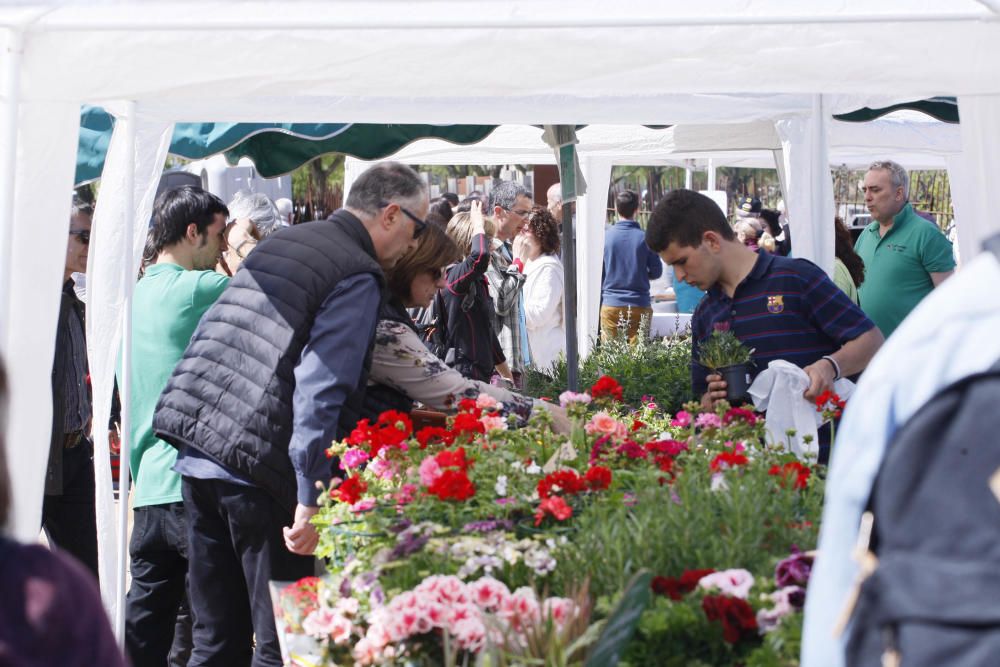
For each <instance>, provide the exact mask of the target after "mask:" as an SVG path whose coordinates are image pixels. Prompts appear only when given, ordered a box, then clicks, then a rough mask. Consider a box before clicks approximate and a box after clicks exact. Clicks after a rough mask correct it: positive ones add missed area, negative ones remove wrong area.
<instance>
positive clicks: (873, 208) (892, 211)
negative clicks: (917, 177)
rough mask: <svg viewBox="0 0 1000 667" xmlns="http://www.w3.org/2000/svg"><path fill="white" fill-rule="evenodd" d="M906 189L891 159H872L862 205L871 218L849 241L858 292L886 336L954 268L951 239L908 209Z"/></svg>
mask: <svg viewBox="0 0 1000 667" xmlns="http://www.w3.org/2000/svg"><path fill="white" fill-rule="evenodd" d="M909 189H910V180H909V178H908V176H907V173H906V170H905V169H903V167H901V166H900V165H898V164H896V163H895V162H892V161H891V160H885V161H880V162H874V163H873V164H872V165H871V166H870V167H869V168H868V173H866V174H865V181H864V188H863V190H864V192H865V205H866V206H867V207H868V210H869V211H870V212H871V214H872V218H874V219H875V222H873V223H871V224H870V225H868V226H867V227H866V228H865V230H864V231H863V232H861V236H859V237H858V240H857V242H856V243H855V244H854V250H855V251H856V252H857V253H858V255H860V256H861V259H863V260H864V262H865V281H864V282H863V283H862V284H861V287H860V289H859V290H858V296H859V298H860V300H861V309H862V310H863V311H865V314H866V315H868V317H870V318H871V319H872V321H874V322H875V324H876V325H877V326H878V328H879V329H881V330H882V334H883V335H884V336H885V337H886V338H888V337H889V336H890V335H891V334H892V332H893V331H895V330H896V327H898V326H899V324H900V323H901V322H902V321H903V319H905V318H906V316H907V315H909V313H910V311H911V310H913V309H914V308H916V306H917V304H918V303H920V300H921V299H923V298H924V297H925V296H927V294H929V293H930V291H931V290H932V289H934V288H935V287H936V286H938V285H940V284H941V282H942V281H943V280H944V279H945V278H947V277H948V276H950V275H951V274H952V273H953V272H954V269H955V257H954V255H953V253H952V249H951V242H950V241H949V240H948V239H947V238H946V237H945V235H944V234H943V233H941V230H940V229H939V228H938V227H937V225H935V224H934V223H932V222H930V221H928V220H925V219H924V218H922V217H920V216H919V215H917V214H916V213H915V212H914V211H913V207H912V206H911V205H910V202H909V201H908V199H909Z"/></svg>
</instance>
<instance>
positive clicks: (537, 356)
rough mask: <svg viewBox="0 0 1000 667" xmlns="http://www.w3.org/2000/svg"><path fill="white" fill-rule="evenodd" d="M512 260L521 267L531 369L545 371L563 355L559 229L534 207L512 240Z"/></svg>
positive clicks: (547, 213) (563, 330) (545, 211)
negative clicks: (517, 262) (523, 225)
mask: <svg viewBox="0 0 1000 667" xmlns="http://www.w3.org/2000/svg"><path fill="white" fill-rule="evenodd" d="M514 256H515V258H517V259H520V260H521V261H522V262H523V264H524V275H525V282H524V291H523V294H524V320H525V326H526V328H527V330H528V348H529V351H530V355H531V365H532V366H534V367H535V368H537V369H539V370H542V371H548V370H549V369H550V368H551V367H552V364H553V363H555V361H556V360H557V359H558V358H559V356H560V355H563V356H565V353H566V325H565V320H564V318H563V266H562V261H561V260H560V259H559V226H558V224H557V223H556V221H555V218H553V217H552V214H551V213H549V211H548V210H546V209H544V208H542V207H541V206H536V207H534V208H533V209H532V210H531V213H530V214H528V224H527V225H525V227H524V230H523V231H522V232H521V233H520V234H519V235H518V236H517V238H516V239H515V240H514Z"/></svg>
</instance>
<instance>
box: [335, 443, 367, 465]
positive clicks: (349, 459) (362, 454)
mask: <svg viewBox="0 0 1000 667" xmlns="http://www.w3.org/2000/svg"><path fill="white" fill-rule="evenodd" d="M367 460H368V452H366V451H365V450H363V449H359V448H357V447H352V448H350V449H348V450H347V451H346V452H344V453H343V455H341V457H340V469H341V470H350V469H351V468H357V467H358V466H360V465H361V464H362V463H364V462H365V461H367Z"/></svg>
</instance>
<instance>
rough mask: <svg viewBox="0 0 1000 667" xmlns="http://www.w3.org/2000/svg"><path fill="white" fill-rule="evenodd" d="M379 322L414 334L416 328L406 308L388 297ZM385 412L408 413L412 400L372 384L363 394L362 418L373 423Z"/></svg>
mask: <svg viewBox="0 0 1000 667" xmlns="http://www.w3.org/2000/svg"><path fill="white" fill-rule="evenodd" d="M378 318H379V320H390V321H392V322H402V323H403V324H405V325H406V326H408V327H410V328H411V329H413V331H414V332H416V330H417V328H416V326H415V325H414V324H413V320H412V319H411V318H410V315H409V314H408V313H407V312H406V308H404V307H403V304H402V303H400V302H399V300H398V299H396V298H395V297H389V298H387V299H386V301H385V303H383V304H382V310H381V311H379V315H378ZM378 339H379V334H378V332H376V333H375V344H376V345H378V344H379V340H378ZM386 410H398V411H399V412H410V411H411V410H413V400H412V399H411V398H410V397H409V396H407V395H406V394H404V393H403V392H401V391H397V390H396V389H394V388H393V387H390V386H388V385H384V384H372V385H369V386H368V390H367V391H366V392H365V400H364V405H363V408H362V414H361V417H362V418H367V419H368V420H369V421H370V422H372V423H374V422H375V420H376V419H378V416H379V415H380V414H382V413H383V412H385V411H386Z"/></svg>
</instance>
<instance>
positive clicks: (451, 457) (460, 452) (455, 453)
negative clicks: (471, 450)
mask: <svg viewBox="0 0 1000 667" xmlns="http://www.w3.org/2000/svg"><path fill="white" fill-rule="evenodd" d="M434 460H435V461H436V462H437V464H438V467H440V468H441V469H444V468H458V469H459V470H468V469H469V466H471V465H472V459H468V458H466V457H465V448H464V447H459V448H458V449H452V450H449V449H444V450H441V451H440V452H438V453H437V454H436V455H435V456H434Z"/></svg>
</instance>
